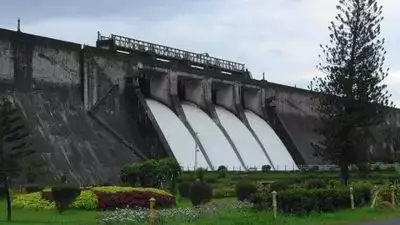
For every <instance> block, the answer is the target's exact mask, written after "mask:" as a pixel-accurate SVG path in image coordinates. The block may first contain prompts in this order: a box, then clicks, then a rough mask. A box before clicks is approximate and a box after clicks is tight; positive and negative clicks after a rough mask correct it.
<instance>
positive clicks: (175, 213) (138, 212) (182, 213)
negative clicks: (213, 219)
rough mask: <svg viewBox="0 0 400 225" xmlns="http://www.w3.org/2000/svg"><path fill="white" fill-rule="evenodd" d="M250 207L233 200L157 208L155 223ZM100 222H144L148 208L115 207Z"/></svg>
mask: <svg viewBox="0 0 400 225" xmlns="http://www.w3.org/2000/svg"><path fill="white" fill-rule="evenodd" d="M251 207H252V204H249V203H245V202H238V201H233V202H229V203H208V204H205V205H201V206H199V207H195V208H173V209H162V210H157V213H156V214H157V215H156V224H166V223H171V224H186V223H189V222H195V221H197V220H198V219H204V218H207V217H209V216H212V215H216V214H219V213H223V212H225V213H226V212H230V211H243V210H248V209H250V208H251ZM99 219H100V221H99V222H100V224H105V225H108V224H110V225H111V224H122V225H124V224H130V225H139V224H146V223H148V220H149V210H148V209H141V208H138V209H134V210H132V209H117V210H115V211H112V212H108V213H105V214H103V215H102V216H101V217H100V218H99Z"/></svg>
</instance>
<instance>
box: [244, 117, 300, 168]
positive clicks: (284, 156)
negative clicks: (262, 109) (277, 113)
mask: <svg viewBox="0 0 400 225" xmlns="http://www.w3.org/2000/svg"><path fill="white" fill-rule="evenodd" d="M245 114H246V117H247V120H248V121H249V123H250V126H251V128H253V130H254V132H255V133H256V135H257V136H258V138H259V139H260V141H261V143H262V144H263V146H264V148H265V149H266V151H267V153H268V156H269V157H270V158H271V161H272V163H273V164H274V167H275V170H293V169H295V170H298V167H297V165H296V163H295V162H294V160H293V158H292V156H291V155H290V153H289V152H288V150H287V149H286V147H285V145H284V144H283V142H282V141H281V139H280V138H279V136H278V135H277V134H276V133H275V131H274V130H273V129H272V127H271V126H270V125H269V124H268V123H267V122H265V121H264V120H263V119H262V118H261V117H259V116H258V115H257V114H255V113H253V112H252V111H249V110H246V111H245Z"/></svg>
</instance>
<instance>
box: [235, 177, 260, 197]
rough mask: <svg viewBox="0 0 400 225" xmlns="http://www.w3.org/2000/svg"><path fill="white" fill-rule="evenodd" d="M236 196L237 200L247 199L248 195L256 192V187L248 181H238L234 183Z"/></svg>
mask: <svg viewBox="0 0 400 225" xmlns="http://www.w3.org/2000/svg"><path fill="white" fill-rule="evenodd" d="M235 190H236V197H237V199H238V200H239V201H245V200H249V198H250V195H252V194H254V193H256V192H257V187H256V185H255V184H254V183H252V182H249V181H240V182H239V183H237V184H236V188H235Z"/></svg>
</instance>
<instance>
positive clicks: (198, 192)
mask: <svg viewBox="0 0 400 225" xmlns="http://www.w3.org/2000/svg"><path fill="white" fill-rule="evenodd" d="M212 194H213V193H212V188H211V186H210V185H209V184H207V183H204V182H201V181H196V182H193V183H192V185H191V186H190V201H191V202H192V204H193V205H194V206H198V205H202V204H205V203H207V202H209V201H211V198H212Z"/></svg>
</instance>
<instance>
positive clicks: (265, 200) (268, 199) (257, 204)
mask: <svg viewBox="0 0 400 225" xmlns="http://www.w3.org/2000/svg"><path fill="white" fill-rule="evenodd" d="M249 200H250V202H251V203H252V204H253V207H254V208H255V209H258V210H260V209H264V210H270V209H271V207H272V196H271V195H267V194H265V193H254V194H252V195H250V199H249Z"/></svg>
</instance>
